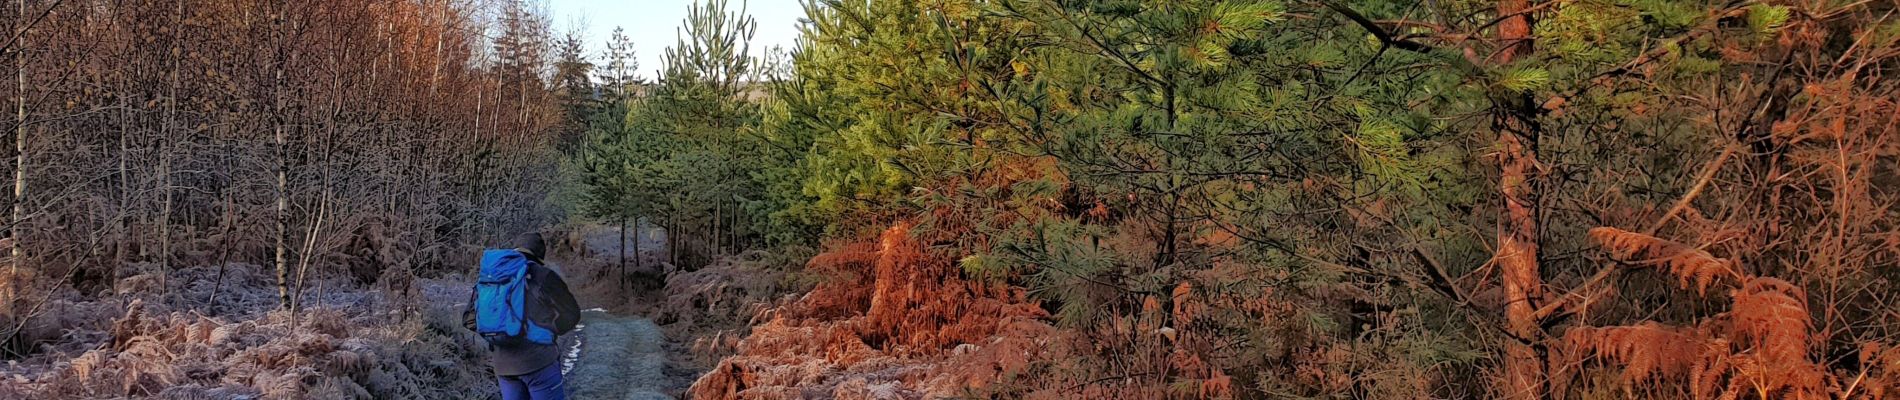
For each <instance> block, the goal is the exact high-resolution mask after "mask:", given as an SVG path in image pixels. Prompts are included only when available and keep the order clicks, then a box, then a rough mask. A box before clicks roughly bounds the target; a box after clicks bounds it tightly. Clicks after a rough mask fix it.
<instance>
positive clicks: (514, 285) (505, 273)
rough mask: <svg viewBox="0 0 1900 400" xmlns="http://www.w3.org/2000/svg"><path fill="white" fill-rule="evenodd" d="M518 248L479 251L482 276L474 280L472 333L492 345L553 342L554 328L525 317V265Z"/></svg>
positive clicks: (526, 285) (529, 261)
mask: <svg viewBox="0 0 1900 400" xmlns="http://www.w3.org/2000/svg"><path fill="white" fill-rule="evenodd" d="M533 262H534V261H531V260H529V259H528V257H527V256H526V255H523V254H521V252H520V251H515V250H512V249H488V250H484V251H482V275H481V278H480V279H478V280H476V281H475V333H479V334H481V335H482V338H483V339H487V340H488V343H489V344H491V345H498V346H502V345H513V344H519V343H522V342H524V341H525V342H528V343H534V344H543V345H547V344H554V331H553V330H549V329H548V328H547V327H543V326H541V325H540V324H537V323H535V322H533V321H530V320H529V319H528V314H527V312H528V306H527V304H528V284H529V283H528V266H529V265H530V264H531V263H533Z"/></svg>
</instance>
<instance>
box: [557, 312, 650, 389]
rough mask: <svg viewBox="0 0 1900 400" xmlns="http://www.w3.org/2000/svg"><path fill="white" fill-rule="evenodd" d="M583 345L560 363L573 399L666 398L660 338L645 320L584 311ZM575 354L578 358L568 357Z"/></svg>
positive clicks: (577, 347)
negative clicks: (564, 361) (568, 372)
mask: <svg viewBox="0 0 1900 400" xmlns="http://www.w3.org/2000/svg"><path fill="white" fill-rule="evenodd" d="M587 311H590V312H584V313H582V314H581V320H582V321H585V322H586V326H587V334H586V335H584V336H582V337H581V339H582V341H584V342H585V344H579V343H577V344H575V345H574V347H573V348H572V349H570V350H569V353H568V354H569V357H568V361H566V362H567V364H565V365H563V366H562V369H563V370H564V372H565V371H566V370H571V371H572V373H571V374H563V375H567V379H568V382H567V385H568V387H569V388H571V391H572V395H573V396H571V397H572V398H576V399H643V400H644V399H671V398H672V397H671V396H667V395H666V392H667V390H668V388H669V386H668V384H669V383H670V381H669V378H668V377H667V376H666V368H667V367H666V347H665V344H666V343H665V342H666V338H665V336H663V335H662V334H661V333H660V327H659V326H658V325H654V324H653V321H648V320H647V319H645V318H639V317H628V316H618V315H613V314H608V313H605V312H601V311H597V310H587ZM576 353H578V356H574V355H575V354H576Z"/></svg>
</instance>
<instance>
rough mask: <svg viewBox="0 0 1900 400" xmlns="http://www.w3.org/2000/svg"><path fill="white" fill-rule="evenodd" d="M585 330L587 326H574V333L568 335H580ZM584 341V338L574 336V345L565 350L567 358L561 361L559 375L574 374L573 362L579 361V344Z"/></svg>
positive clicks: (585, 339) (585, 338)
mask: <svg viewBox="0 0 1900 400" xmlns="http://www.w3.org/2000/svg"><path fill="white" fill-rule="evenodd" d="M585 329H587V324H574V331H573V332H568V333H581V331H582V330H585ZM585 341H587V337H586V336H575V339H574V345H573V346H571V347H568V348H567V357H564V358H562V359H561V375H567V374H568V373H570V372H574V362H575V361H579V360H580V357H581V342H585Z"/></svg>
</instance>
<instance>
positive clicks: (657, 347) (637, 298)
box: [553, 228, 698, 400]
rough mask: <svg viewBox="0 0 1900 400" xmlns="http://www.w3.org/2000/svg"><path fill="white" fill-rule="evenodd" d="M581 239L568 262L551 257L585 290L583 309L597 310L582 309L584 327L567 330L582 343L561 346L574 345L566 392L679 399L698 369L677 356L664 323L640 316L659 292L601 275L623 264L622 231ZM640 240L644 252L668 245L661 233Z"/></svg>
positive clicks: (581, 293)
mask: <svg viewBox="0 0 1900 400" xmlns="http://www.w3.org/2000/svg"><path fill="white" fill-rule="evenodd" d="M581 238H582V243H581V244H580V246H585V250H584V251H573V250H579V249H570V252H578V253H580V254H569V255H566V257H557V258H566V259H567V260H566V262H567V264H569V265H567V266H563V265H562V260H558V259H557V260H556V261H554V262H553V263H554V264H555V268H557V269H559V270H561V271H562V272H563V273H564V274H567V275H566V276H568V280H569V281H570V283H571V284H572V285H573V286H575V287H578V288H580V289H579V290H577V293H576V297H578V298H579V300H580V302H581V304H582V307H593V308H587V309H586V311H583V312H582V313H581V325H580V328H579V329H578V330H577V332H575V333H572V334H569V336H572V337H573V339H574V340H575V341H576V342H575V343H574V344H571V345H570V344H563V346H565V348H568V349H570V350H569V353H568V358H567V359H566V360H565V361H564V362H565V363H566V365H564V366H563V367H564V369H563V372H565V373H566V375H567V386H568V392H569V393H571V394H572V395H573V396H572V397H574V398H579V399H642V400H644V399H670V398H678V397H681V394H682V393H683V392H684V391H685V390H686V388H687V386H689V385H691V384H692V382H693V379H694V378H696V377H697V376H698V373H697V371H695V370H694V368H689V367H685V366H683V365H682V364H681V363H679V362H678V361H677V360H678V358H677V357H673V354H674V353H675V351H676V350H678V349H680V348H681V346H680V345H679V343H677V340H675V341H669V340H668V338H667V337H666V334H665V332H662V330H661V329H660V327H659V325H657V324H655V323H653V321H652V320H649V319H647V318H645V317H642V316H641V315H643V314H644V313H646V312H648V311H650V310H652V306H653V305H654V304H658V303H659V301H658V300H659V297H662V296H661V295H660V293H659V291H629V290H626V289H622V288H620V287H619V285H616V284H615V282H612V281H611V279H601V278H603V277H607V276H609V274H604V273H600V272H604V271H602V270H603V269H605V268H607V267H609V266H612V265H614V263H615V262H616V261H617V260H615V259H614V258H616V256H615V255H616V254H618V251H619V247H618V243H617V241H618V240H619V231H618V230H616V229H613V228H603V229H592V230H588V231H587V232H585V233H583V234H582V235H581ZM628 239H629V242H631V241H632V240H631V239H632V238H628ZM639 240H640V246H639V247H640V248H641V249H643V250H651V249H658V248H660V247H661V246H663V243H664V241H663V240H664V237H663V236H659V235H644V236H643V237H641V238H639ZM630 244H631V243H630ZM577 247H578V246H577ZM642 253H646V252H644V251H643V252H642ZM648 255H649V256H651V253H648ZM557 256H559V255H558V254H557ZM590 267H591V268H590ZM570 271H571V272H570Z"/></svg>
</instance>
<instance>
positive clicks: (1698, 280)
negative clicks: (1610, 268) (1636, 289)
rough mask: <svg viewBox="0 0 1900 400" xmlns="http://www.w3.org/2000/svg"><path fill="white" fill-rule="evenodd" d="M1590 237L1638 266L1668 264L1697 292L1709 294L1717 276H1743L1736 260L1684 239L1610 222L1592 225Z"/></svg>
mask: <svg viewBox="0 0 1900 400" xmlns="http://www.w3.org/2000/svg"><path fill="white" fill-rule="evenodd" d="M1590 238H1591V239H1594V240H1596V241H1597V244H1599V245H1601V246H1603V248H1604V249H1607V250H1609V251H1610V255H1611V256H1612V257H1613V258H1615V259H1616V260H1618V261H1622V262H1625V263H1629V264H1632V265H1638V266H1650V265H1658V264H1660V265H1662V266H1664V267H1666V268H1668V269H1669V273H1670V274H1673V275H1675V276H1676V277H1677V279H1678V283H1679V284H1681V285H1682V286H1684V287H1689V286H1690V284H1691V283H1692V282H1693V284H1694V287H1695V289H1696V292H1697V293H1703V294H1706V293H1707V292H1708V288H1709V286H1711V285H1712V284H1714V283H1715V282H1716V278H1723V279H1725V280H1728V281H1730V282H1739V281H1741V280H1742V279H1741V272H1740V271H1739V270H1738V269H1737V268H1735V262H1734V261H1733V260H1728V259H1723V258H1717V257H1715V255H1712V254H1709V252H1707V251H1703V250H1701V249H1697V248H1695V247H1691V246H1688V245H1685V244H1682V243H1676V242H1673V241H1669V240H1664V239H1661V238H1657V237H1655V236H1650V235H1645V234H1641V233H1636V232H1630V231H1625V230H1622V229H1617V228H1612V227H1607V226H1605V227H1597V228H1591V229H1590Z"/></svg>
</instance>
